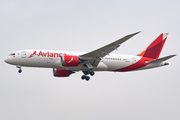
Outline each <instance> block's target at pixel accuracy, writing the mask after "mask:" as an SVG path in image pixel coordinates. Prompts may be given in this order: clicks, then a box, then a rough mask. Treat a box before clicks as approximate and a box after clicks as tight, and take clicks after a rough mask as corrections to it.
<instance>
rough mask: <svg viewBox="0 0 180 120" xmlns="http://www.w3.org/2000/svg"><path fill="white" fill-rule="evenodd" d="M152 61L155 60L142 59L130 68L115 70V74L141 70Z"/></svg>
mask: <svg viewBox="0 0 180 120" xmlns="http://www.w3.org/2000/svg"><path fill="white" fill-rule="evenodd" d="M151 60H153V59H151V58H146V57H142V58H141V59H140V60H139V61H138V62H136V63H134V64H132V65H130V66H127V67H124V68H121V69H118V70H114V71H115V72H127V71H132V70H136V69H139V68H142V67H144V66H146V65H148V64H147V63H146V62H148V61H151Z"/></svg>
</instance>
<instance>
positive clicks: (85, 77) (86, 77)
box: [81, 70, 95, 81]
mask: <svg viewBox="0 0 180 120" xmlns="http://www.w3.org/2000/svg"><path fill="white" fill-rule="evenodd" d="M83 73H84V75H83V76H82V77H81V79H82V80H84V79H86V81H88V80H89V79H90V77H89V76H87V75H89V74H90V75H91V76H93V75H94V74H95V73H94V71H92V70H88V71H83Z"/></svg>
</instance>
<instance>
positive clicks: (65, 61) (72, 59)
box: [61, 55, 80, 67]
mask: <svg viewBox="0 0 180 120" xmlns="http://www.w3.org/2000/svg"><path fill="white" fill-rule="evenodd" d="M61 63H62V66H66V67H73V66H78V65H79V63H80V61H79V57H77V56H72V55H62V56H61Z"/></svg>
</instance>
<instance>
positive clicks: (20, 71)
mask: <svg viewBox="0 0 180 120" xmlns="http://www.w3.org/2000/svg"><path fill="white" fill-rule="evenodd" d="M16 67H17V68H19V70H18V73H22V70H21V66H19V65H17V66H16Z"/></svg>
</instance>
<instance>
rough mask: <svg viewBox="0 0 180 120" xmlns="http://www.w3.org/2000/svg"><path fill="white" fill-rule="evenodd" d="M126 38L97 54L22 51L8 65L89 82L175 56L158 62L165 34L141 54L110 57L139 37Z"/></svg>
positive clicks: (156, 64)
mask: <svg viewBox="0 0 180 120" xmlns="http://www.w3.org/2000/svg"><path fill="white" fill-rule="evenodd" d="M138 33H139V32H137V33H133V34H130V35H127V36H125V37H123V38H121V39H119V40H117V41H115V42H113V43H110V44H108V45H106V46H104V47H101V48H99V49H96V50H94V51H91V52H88V53H83V52H68V51H53V50H37V49H32V50H20V51H16V52H13V53H11V54H10V55H9V56H8V57H7V58H6V59H5V62H6V63H8V64H11V65H15V66H16V67H17V68H19V70H18V72H19V73H21V72H22V70H21V66H26V67H44V68H53V74H54V76H55V77H69V75H71V74H73V73H76V72H78V71H82V72H83V75H82V77H81V78H82V79H83V80H84V79H85V80H87V81H88V80H89V79H90V77H89V76H93V75H94V74H95V71H113V72H127V71H136V70H144V69H150V68H155V67H160V66H164V65H168V63H167V62H165V61H166V60H167V59H170V58H172V57H174V56H175V55H169V56H166V57H163V58H159V55H160V53H161V50H162V48H163V46H164V43H165V41H166V39H167V36H168V33H162V34H160V36H159V37H157V38H156V39H155V40H154V41H153V42H152V43H151V44H150V45H149V46H148V47H147V48H146V50H144V51H143V52H142V53H140V54H138V55H121V54H119V55H118V54H110V53H111V52H112V51H114V50H116V49H117V48H118V47H119V46H120V45H121V44H122V43H124V42H125V41H127V40H128V39H130V38H131V37H133V36H134V35H136V34H138Z"/></svg>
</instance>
